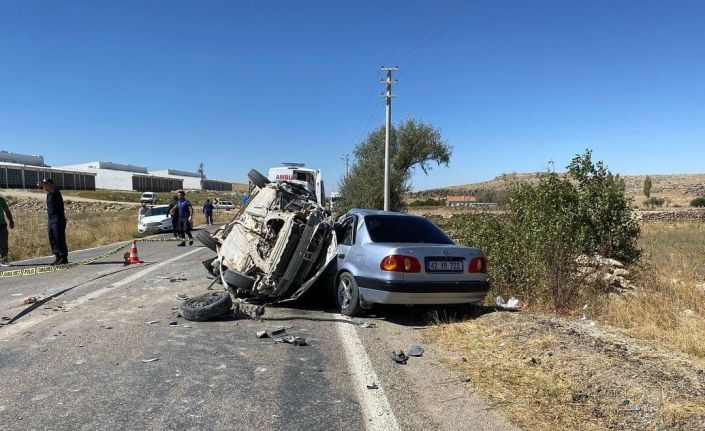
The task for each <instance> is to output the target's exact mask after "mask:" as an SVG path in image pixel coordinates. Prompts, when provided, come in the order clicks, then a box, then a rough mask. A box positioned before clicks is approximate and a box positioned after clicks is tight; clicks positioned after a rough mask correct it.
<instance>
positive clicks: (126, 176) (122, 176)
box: [62, 161, 184, 192]
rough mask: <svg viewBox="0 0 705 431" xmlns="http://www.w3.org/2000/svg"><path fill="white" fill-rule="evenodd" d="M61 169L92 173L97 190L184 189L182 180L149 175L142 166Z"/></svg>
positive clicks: (84, 165) (96, 164)
mask: <svg viewBox="0 0 705 431" xmlns="http://www.w3.org/2000/svg"><path fill="white" fill-rule="evenodd" d="M62 169H78V170H82V171H87V172H94V173H95V174H96V177H95V187H96V188H99V189H108V190H134V191H138V192H145V191H150V192H170V191H173V190H179V189H182V188H184V182H183V180H182V179H180V178H175V177H168V176H163V175H155V174H151V173H149V171H148V170H147V168H146V167H144V166H134V165H127V164H122V163H114V162H107V161H97V162H87V163H80V164H77V165H68V166H62Z"/></svg>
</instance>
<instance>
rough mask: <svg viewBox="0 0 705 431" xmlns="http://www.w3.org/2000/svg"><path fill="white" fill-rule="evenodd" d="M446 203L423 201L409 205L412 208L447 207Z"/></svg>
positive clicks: (442, 201)
mask: <svg viewBox="0 0 705 431" xmlns="http://www.w3.org/2000/svg"><path fill="white" fill-rule="evenodd" d="M445 204H446V202H445V201H444V200H442V199H433V198H428V199H423V200H418V201H414V202H412V203H410V204H409V206H410V207H442V206H445Z"/></svg>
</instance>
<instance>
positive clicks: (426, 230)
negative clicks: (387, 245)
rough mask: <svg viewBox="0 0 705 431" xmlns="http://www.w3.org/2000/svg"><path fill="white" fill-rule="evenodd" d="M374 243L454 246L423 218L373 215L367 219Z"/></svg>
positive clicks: (442, 233) (444, 235)
mask: <svg viewBox="0 0 705 431" xmlns="http://www.w3.org/2000/svg"><path fill="white" fill-rule="evenodd" d="M365 226H367V232H368V233H369V234H370V239H372V242H401V243H426V244H453V240H451V239H450V238H449V237H448V235H446V234H445V233H444V232H443V231H442V230H440V229H439V228H438V227H437V226H436V225H435V224H433V223H431V222H430V221H428V220H426V219H425V218H421V217H408V216H395V215H372V216H367V217H365Z"/></svg>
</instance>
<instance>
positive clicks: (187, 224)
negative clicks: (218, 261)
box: [176, 190, 193, 247]
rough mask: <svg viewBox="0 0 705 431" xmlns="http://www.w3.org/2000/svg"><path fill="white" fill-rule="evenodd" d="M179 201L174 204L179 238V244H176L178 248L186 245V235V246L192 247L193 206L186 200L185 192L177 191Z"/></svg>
mask: <svg viewBox="0 0 705 431" xmlns="http://www.w3.org/2000/svg"><path fill="white" fill-rule="evenodd" d="M177 196H178V198H179V200H178V201H177V202H176V209H177V212H178V213H179V238H181V242H180V243H179V244H177V245H178V246H179V247H183V246H185V245H186V236H187V235H188V239H189V241H188V245H193V235H191V217H193V206H192V205H191V201H189V200H187V199H186V192H185V191H183V190H179V191H178V193H177Z"/></svg>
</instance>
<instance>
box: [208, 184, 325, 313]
mask: <svg viewBox="0 0 705 431" xmlns="http://www.w3.org/2000/svg"><path fill="white" fill-rule="evenodd" d="M248 177H249V178H250V180H251V181H252V182H253V184H254V185H255V186H256V187H255V188H254V189H253V191H252V194H251V195H250V198H249V200H248V201H247V203H246V204H245V205H244V206H243V207H242V208H241V209H240V211H239V213H238V215H237V216H236V217H235V218H233V220H231V221H230V222H229V223H227V224H225V225H224V226H223V227H221V228H219V229H218V230H217V231H215V233H214V234H213V235H211V234H209V233H208V232H207V231H205V230H200V231H198V232H197V233H196V237H197V238H198V239H199V240H200V241H201V242H202V243H203V244H204V245H205V246H206V247H208V248H210V249H211V250H213V251H215V252H216V253H217V256H216V257H215V258H213V259H211V260H210V261H207V262H205V263H204V264H205V266H206V268H207V269H208V270H209V271H210V272H211V274H213V275H214V276H216V277H219V278H220V280H221V282H222V283H223V284H224V285H225V286H226V288H227V289H228V290H229V291H230V292H231V293H232V294H233V295H234V296H236V297H241V298H242V297H255V298H260V299H265V300H266V301H267V302H284V301H290V300H294V299H296V298H298V297H300V296H301V295H302V294H303V293H304V292H306V291H307V290H308V289H309V288H310V287H311V286H312V285H313V283H314V282H315V281H316V279H318V278H319V277H320V276H321V274H322V273H323V272H324V270H325V269H326V267H327V266H328V264H329V263H330V262H331V261H333V259H334V257H335V253H336V242H335V235H334V234H333V219H332V217H331V216H330V213H328V212H327V211H326V210H325V209H324V208H323V207H322V206H320V205H319V204H318V202H317V201H316V200H315V196H312V194H311V193H310V192H309V191H308V190H307V189H306V187H304V186H303V185H301V184H299V183H297V182H293V181H278V182H270V181H269V180H267V178H266V177H264V176H263V175H262V174H260V173H259V172H257V171H255V170H252V171H250V173H249V174H248Z"/></svg>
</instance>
